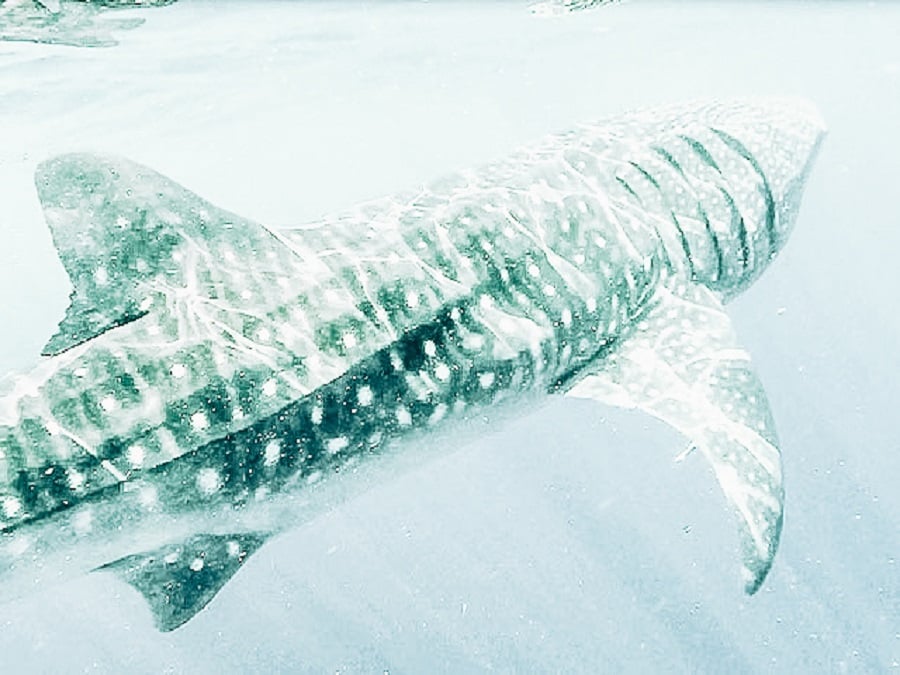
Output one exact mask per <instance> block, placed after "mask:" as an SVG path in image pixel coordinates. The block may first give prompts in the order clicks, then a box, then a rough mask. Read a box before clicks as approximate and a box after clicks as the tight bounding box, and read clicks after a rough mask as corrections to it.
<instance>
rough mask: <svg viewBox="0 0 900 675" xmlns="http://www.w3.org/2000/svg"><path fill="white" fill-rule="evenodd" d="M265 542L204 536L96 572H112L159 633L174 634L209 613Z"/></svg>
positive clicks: (252, 536) (252, 537)
mask: <svg viewBox="0 0 900 675" xmlns="http://www.w3.org/2000/svg"><path fill="white" fill-rule="evenodd" d="M267 538H268V535H265V534H237V535H213V534H201V535H197V536H195V537H192V538H191V539H189V540H187V541H185V542H183V543H180V544H173V545H169V546H164V547H162V548H160V549H158V550H155V551H150V552H146V553H138V554H136V555H129V556H126V557H124V558H121V559H119V560H116V561H115V562H111V563H108V564H106V565H103V566H102V567H99V568H98V570H110V571H112V572H114V573H116V574H117V575H118V576H119V577H121V578H122V579H124V580H125V581H126V582H128V583H129V584H131V585H132V586H133V587H134V588H136V589H137V590H138V591H140V592H141V594H142V595H143V596H144V598H146V600H147V602H148V603H149V604H150V609H151V610H152V612H153V617H154V619H155V621H156V626H157V628H159V629H160V630H162V631H170V630H174V629H175V628H178V627H179V626H181V625H183V624H184V623H186V622H187V621H189V620H190V619H191V618H192V617H193V616H194V615H195V614H196V613H197V612H199V611H200V610H201V609H203V608H204V607H206V605H207V604H208V603H209V602H210V600H212V599H213V597H215V595H216V593H218V592H219V590H220V589H221V588H222V587H223V586H224V585H225V584H226V583H227V582H228V580H229V579H231V577H232V576H234V574H235V573H236V572H237V571H238V569H240V567H241V565H243V563H244V561H246V560H247V558H248V557H249V556H250V555H252V554H253V553H254V552H255V551H256V550H257V549H258V548H259V547H260V546H262V545H263V543H264V542H265V541H266V539H267Z"/></svg>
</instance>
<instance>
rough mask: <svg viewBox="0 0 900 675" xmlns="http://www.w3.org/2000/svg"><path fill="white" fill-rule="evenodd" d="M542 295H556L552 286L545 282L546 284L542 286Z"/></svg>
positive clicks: (550, 296)
mask: <svg viewBox="0 0 900 675" xmlns="http://www.w3.org/2000/svg"><path fill="white" fill-rule="evenodd" d="M544 295H546V296H547V297H549V298H552V297H553V296H554V295H556V289H555V288H553V286H551V285H550V284H547V285H546V286H544Z"/></svg>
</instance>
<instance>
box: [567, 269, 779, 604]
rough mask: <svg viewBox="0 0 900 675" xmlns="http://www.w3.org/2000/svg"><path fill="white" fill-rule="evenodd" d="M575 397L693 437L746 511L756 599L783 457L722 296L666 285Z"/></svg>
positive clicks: (747, 563) (748, 568)
mask: <svg viewBox="0 0 900 675" xmlns="http://www.w3.org/2000/svg"><path fill="white" fill-rule="evenodd" d="M568 394H569V395H571V396H577V397H584V398H591V399H594V400H598V401H602V402H604V403H608V404H612V405H616V406H621V407H626V408H638V409H641V410H644V411H646V412H648V413H650V414H651V415H654V416H655V417H658V418H659V419H661V420H663V421H665V422H667V423H668V424H669V425H671V426H672V427H674V428H675V429H677V430H678V431H680V432H681V433H683V434H684V435H685V436H687V437H688V438H689V439H690V442H691V447H695V448H696V449H698V450H699V451H700V452H701V453H702V454H703V456H704V457H706V459H707V460H708V461H709V462H710V464H712V467H713V470H714V471H715V474H716V478H717V479H718V481H719V484H720V485H721V487H722V490H723V491H724V492H725V496H726V498H727V499H728V501H729V503H731V505H732V506H734V508H735V509H736V510H737V512H738V515H739V517H740V521H741V535H742V546H743V562H744V575H745V581H746V590H747V592H748V593H751V594H752V593H754V592H755V591H756V590H757V589H758V588H759V586H760V585H761V584H762V582H763V580H764V579H765V577H766V574H767V573H768V571H769V568H770V567H771V565H772V559H773V557H774V555H775V550H776V548H777V546H778V539H779V535H780V532H781V523H782V503H783V495H784V493H783V488H782V478H781V455H780V452H779V449H778V439H777V437H776V434H775V427H774V422H773V420H772V415H771V413H770V411H769V406H768V402H767V400H766V395H765V392H764V391H763V388H762V385H761V384H760V382H759V379H758V378H757V376H756V374H755V373H754V371H753V367H752V364H751V363H750V357H749V355H748V354H747V353H746V352H745V351H744V350H743V349H741V348H740V347H739V346H738V344H737V342H736V339H735V336H734V332H733V330H732V327H731V322H730V321H729V319H728V317H727V315H726V314H725V312H724V310H723V309H722V306H721V303H720V302H719V300H718V299H717V298H716V297H715V296H714V295H713V294H712V292H711V291H709V290H708V289H707V288H705V287H703V286H699V285H694V284H691V285H688V286H686V287H683V288H662V289H661V290H660V291H659V293H658V294H657V296H656V304H655V305H654V306H653V307H652V309H651V310H650V311H649V312H648V314H647V316H646V317H645V319H644V320H643V321H642V322H641V323H640V325H639V327H638V328H637V331H636V332H635V334H633V335H631V336H629V337H628V338H627V339H625V340H623V342H622V344H621V346H620V347H619V348H618V349H617V351H616V352H615V353H614V354H612V355H610V357H609V358H608V359H606V360H604V361H603V362H602V363H600V364H598V365H597V367H596V368H595V369H594V370H593V371H592V372H591V374H589V375H588V376H587V377H585V378H584V379H582V380H581V381H579V382H577V383H576V384H575V385H574V386H573V387H572V388H571V389H570V390H569V392H568Z"/></svg>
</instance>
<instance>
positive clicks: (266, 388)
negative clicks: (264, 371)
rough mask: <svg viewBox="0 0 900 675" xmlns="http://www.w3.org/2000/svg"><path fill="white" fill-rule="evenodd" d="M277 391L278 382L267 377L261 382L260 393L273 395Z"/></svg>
mask: <svg viewBox="0 0 900 675" xmlns="http://www.w3.org/2000/svg"><path fill="white" fill-rule="evenodd" d="M277 391H278V383H277V382H276V381H275V380H273V379H271V378H270V379H268V380H266V381H265V382H264V383H263V386H262V393H263V394H264V395H266V396H274V395H275V392H277Z"/></svg>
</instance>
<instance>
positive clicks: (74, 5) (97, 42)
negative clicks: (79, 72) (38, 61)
mask: <svg viewBox="0 0 900 675" xmlns="http://www.w3.org/2000/svg"><path fill="white" fill-rule="evenodd" d="M174 2H176V0H0V41H7V42H36V43H43V44H55V45H67V46H71V47H112V46H115V45H117V44H118V41H117V40H116V39H115V38H113V36H112V33H113V31H116V30H130V29H133V28H136V27H138V26H140V25H142V24H143V23H144V19H142V18H137V17H129V18H112V17H110V16H108V15H109V14H110V12H109V11H108V10H115V9H138V8H147V7H160V6H164V5H170V4H172V3H174ZM112 14H115V12H112Z"/></svg>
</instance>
